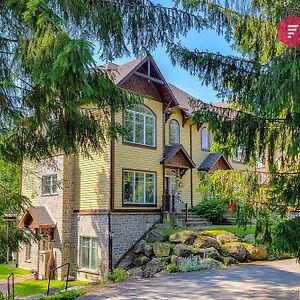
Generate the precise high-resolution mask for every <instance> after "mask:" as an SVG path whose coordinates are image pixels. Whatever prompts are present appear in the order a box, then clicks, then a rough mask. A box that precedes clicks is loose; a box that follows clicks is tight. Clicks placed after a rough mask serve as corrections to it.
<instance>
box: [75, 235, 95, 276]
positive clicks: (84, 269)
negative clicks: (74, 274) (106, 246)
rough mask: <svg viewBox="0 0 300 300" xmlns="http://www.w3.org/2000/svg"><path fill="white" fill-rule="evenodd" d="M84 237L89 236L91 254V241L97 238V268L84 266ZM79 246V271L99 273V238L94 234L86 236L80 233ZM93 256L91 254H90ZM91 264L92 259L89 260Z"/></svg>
mask: <svg viewBox="0 0 300 300" xmlns="http://www.w3.org/2000/svg"><path fill="white" fill-rule="evenodd" d="M82 238H88V239H89V243H90V245H89V246H90V248H89V255H91V251H92V247H91V241H92V240H93V239H95V240H97V255H96V260H97V261H96V265H97V268H96V269H91V268H85V267H83V266H82V250H81V249H82V248H81V245H82V243H81V241H82ZM78 248H79V251H78V253H79V255H78V258H79V262H78V265H79V270H78V271H79V272H80V271H81V272H87V273H93V274H99V238H98V237H94V236H85V235H80V236H79V245H78ZM90 257H91V256H90ZM90 265H91V261H89V266H90Z"/></svg>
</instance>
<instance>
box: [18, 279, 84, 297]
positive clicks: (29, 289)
mask: <svg viewBox="0 0 300 300" xmlns="http://www.w3.org/2000/svg"><path fill="white" fill-rule="evenodd" d="M87 284H88V282H86V281H70V282H69V284H68V286H69V287H72V286H78V285H83V286H85V285H87ZM65 286H66V283H65V282H64V281H61V280H51V284H50V288H57V289H59V290H63V289H64V288H65ZM47 287H48V280H25V281H22V282H19V283H16V285H15V291H16V294H17V295H18V296H30V295H34V294H45V293H46V292H47Z"/></svg>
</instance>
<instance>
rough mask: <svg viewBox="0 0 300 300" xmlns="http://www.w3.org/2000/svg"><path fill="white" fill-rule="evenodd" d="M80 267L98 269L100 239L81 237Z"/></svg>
mask: <svg viewBox="0 0 300 300" xmlns="http://www.w3.org/2000/svg"><path fill="white" fill-rule="evenodd" d="M79 265H80V268H82V269H88V270H95V271H97V270H98V239H97V238H92V237H80V264H79Z"/></svg>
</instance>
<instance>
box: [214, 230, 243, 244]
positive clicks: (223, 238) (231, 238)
mask: <svg viewBox="0 0 300 300" xmlns="http://www.w3.org/2000/svg"><path fill="white" fill-rule="evenodd" d="M216 240H217V242H218V243H219V244H221V245H223V244H226V243H233V242H236V241H238V238H237V237H236V236H235V235H234V234H233V233H231V232H228V233H220V234H218V235H217V236H216Z"/></svg>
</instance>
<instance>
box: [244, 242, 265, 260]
mask: <svg viewBox="0 0 300 300" xmlns="http://www.w3.org/2000/svg"><path fill="white" fill-rule="evenodd" d="M245 247H246V249H247V251H248V253H247V258H249V259H251V260H266V259H267V256H268V251H267V248H266V247H264V246H253V245H246V246H245Z"/></svg>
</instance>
